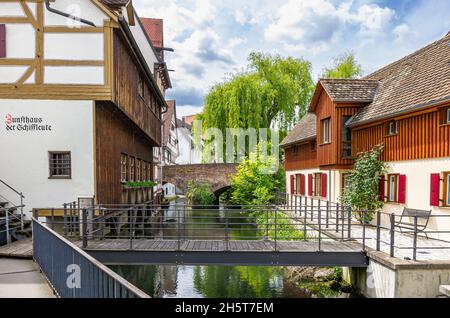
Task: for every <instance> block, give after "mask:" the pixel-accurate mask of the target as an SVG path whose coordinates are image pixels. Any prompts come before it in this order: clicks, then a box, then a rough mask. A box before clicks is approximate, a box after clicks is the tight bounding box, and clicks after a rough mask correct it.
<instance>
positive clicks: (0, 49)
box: [0, 24, 6, 58]
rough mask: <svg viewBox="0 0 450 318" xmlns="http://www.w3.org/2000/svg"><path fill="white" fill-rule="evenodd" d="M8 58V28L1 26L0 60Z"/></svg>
mask: <svg viewBox="0 0 450 318" xmlns="http://www.w3.org/2000/svg"><path fill="white" fill-rule="evenodd" d="M3 57H6V28H5V25H4V24H0V58H3Z"/></svg>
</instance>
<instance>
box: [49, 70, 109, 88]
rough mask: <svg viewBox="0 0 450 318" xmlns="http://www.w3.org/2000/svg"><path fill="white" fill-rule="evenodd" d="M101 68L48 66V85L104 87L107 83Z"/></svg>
mask: <svg viewBox="0 0 450 318" xmlns="http://www.w3.org/2000/svg"><path fill="white" fill-rule="evenodd" d="M104 78H105V76H104V72H103V67H101V66H46V67H44V82H45V83H46V84H80V85H95V84H97V85H103V84H104V81H105V79H104Z"/></svg>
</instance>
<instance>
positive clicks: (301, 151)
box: [284, 142, 317, 171]
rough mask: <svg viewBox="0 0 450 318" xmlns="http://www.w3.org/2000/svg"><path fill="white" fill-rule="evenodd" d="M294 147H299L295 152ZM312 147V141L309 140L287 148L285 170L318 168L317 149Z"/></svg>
mask: <svg viewBox="0 0 450 318" xmlns="http://www.w3.org/2000/svg"><path fill="white" fill-rule="evenodd" d="M294 147H296V148H297V150H296V151H295V152H294ZM311 147H312V145H311V142H308V143H304V144H301V145H297V146H293V147H289V148H286V149H285V163H284V168H285V170H286V171H294V170H304V169H312V168H317V150H315V151H313V150H312V148H311ZM316 149H317V146H316Z"/></svg>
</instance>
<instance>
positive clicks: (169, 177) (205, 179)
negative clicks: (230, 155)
mask: <svg viewBox="0 0 450 318" xmlns="http://www.w3.org/2000/svg"><path fill="white" fill-rule="evenodd" d="M237 166H238V165H237V164H230V163H213V164H195V165H175V166H164V167H163V181H164V182H167V183H172V184H174V185H175V186H176V187H177V193H180V194H185V193H186V191H187V186H188V182H189V180H194V181H196V182H198V183H205V184H209V185H210V186H211V188H212V190H213V191H214V194H215V195H216V196H220V195H221V194H222V193H224V192H225V191H226V190H228V189H229V188H230V181H231V180H230V179H231V176H234V175H235V174H236V171H237Z"/></svg>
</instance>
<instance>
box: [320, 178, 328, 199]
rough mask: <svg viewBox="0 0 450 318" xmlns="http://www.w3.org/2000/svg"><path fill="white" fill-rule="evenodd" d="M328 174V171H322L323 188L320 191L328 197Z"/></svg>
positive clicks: (322, 195)
mask: <svg viewBox="0 0 450 318" xmlns="http://www.w3.org/2000/svg"><path fill="white" fill-rule="evenodd" d="M327 180H328V179H327V174H326V173H322V182H321V185H322V189H321V191H320V195H321V197H322V198H326V197H327Z"/></svg>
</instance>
